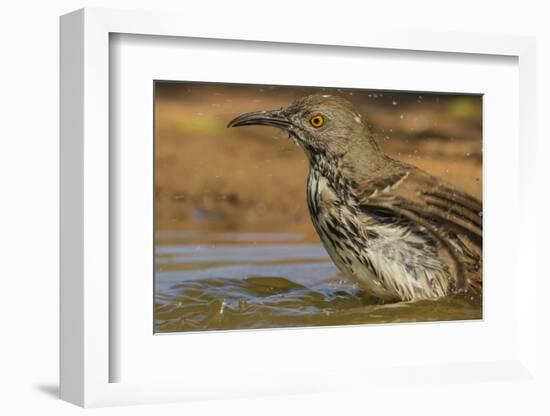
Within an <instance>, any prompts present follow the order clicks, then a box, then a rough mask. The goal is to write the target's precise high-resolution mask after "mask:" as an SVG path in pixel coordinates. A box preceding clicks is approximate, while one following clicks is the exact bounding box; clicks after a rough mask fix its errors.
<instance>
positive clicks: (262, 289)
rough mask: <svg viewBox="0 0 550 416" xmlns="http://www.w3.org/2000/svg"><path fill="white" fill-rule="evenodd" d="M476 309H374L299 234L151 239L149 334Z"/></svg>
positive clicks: (454, 302)
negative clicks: (152, 305) (152, 270)
mask: <svg viewBox="0 0 550 416" xmlns="http://www.w3.org/2000/svg"><path fill="white" fill-rule="evenodd" d="M481 310H482V307H481V300H480V299H477V298H471V297H464V296H454V297H449V298H446V299H443V300H437V301H420V302H401V303H392V304H380V303H379V302H377V301H376V300H374V299H369V298H368V297H366V296H365V295H364V294H363V293H362V291H361V290H360V288H359V287H358V286H357V285H356V284H355V282H353V281H352V280H350V279H349V278H347V277H345V276H343V275H341V274H340V273H339V272H338V270H337V268H336V267H335V266H334V264H333V263H332V261H331V260H330V259H329V258H328V255H327V254H326V252H325V250H324V248H323V247H322V245H321V244H311V243H306V242H304V241H303V239H302V236H301V235H300V234H285V233H266V234H261V233H217V234H204V233H195V232H160V233H157V234H156V249H155V331H156V332H181V331H201V330H215V329H246V328H274V327H296V326H319V325H344V324H373V323H392V322H420V321H448V320H468V319H481Z"/></svg>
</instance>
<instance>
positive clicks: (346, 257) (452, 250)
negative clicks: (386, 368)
mask: <svg viewBox="0 0 550 416" xmlns="http://www.w3.org/2000/svg"><path fill="white" fill-rule="evenodd" d="M257 124H260V125H269V126H274V127H277V128H280V129H283V130H286V131H288V132H289V135H290V137H291V138H292V139H293V140H294V141H295V142H296V143H297V144H298V145H299V146H300V147H302V148H303V150H304V152H305V153H306V155H307V157H308V159H309V165H310V171H309V177H308V182H307V192H306V195H307V204H308V208H309V212H310V215H311V220H312V222H313V225H314V226H315V229H316V231H317V233H318V234H319V236H320V238H321V241H322V242H323V244H324V246H325V248H326V249H327V252H328V253H329V255H330V257H331V258H332V260H333V261H334V263H335V264H336V265H337V266H338V268H339V269H340V270H341V271H342V272H344V273H345V274H347V275H349V276H351V277H353V278H355V279H356V280H358V282H360V284H361V285H362V287H363V288H364V289H365V291H366V292H368V293H369V294H370V295H372V296H375V297H378V298H380V299H384V300H418V299H433V298H439V297H442V296H446V295H450V294H453V293H459V292H466V291H469V292H476V293H477V292H479V291H480V290H481V268H482V258H481V249H482V216H481V213H482V205H481V202H480V201H478V200H477V199H475V198H473V197H471V196H469V195H467V194H465V193H463V192H461V191H459V190H457V189H454V188H453V187H452V186H450V185H447V184H445V183H444V182H443V181H441V180H440V179H438V178H435V177H433V176H431V175H429V174H428V173H426V172H424V171H422V170H420V169H418V168H416V167H414V166H412V165H408V164H406V163H403V162H400V161H397V160H393V159H391V158H389V157H387V156H386V155H385V154H384V153H383V152H382V150H381V149H380V148H379V146H378V145H377V143H376V142H375V140H374V139H373V137H372V136H371V134H370V132H369V129H368V126H367V125H366V123H364V122H363V120H362V117H361V115H360V114H359V113H358V112H357V111H356V110H355V108H354V107H353V106H352V104H351V103H349V102H348V101H346V100H344V99H342V98H339V97H335V96H328V95H313V96H308V97H304V98H301V99H298V100H296V101H294V102H293V103H292V104H291V105H290V106H289V107H288V108H286V109H282V110H276V111H261V112H255V113H248V114H244V115H242V116H239V117H237V118H236V119H234V120H233V121H231V122H230V124H229V126H244V125H257Z"/></svg>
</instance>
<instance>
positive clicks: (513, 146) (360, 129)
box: [61, 9, 540, 407]
mask: <svg viewBox="0 0 550 416" xmlns="http://www.w3.org/2000/svg"><path fill="white" fill-rule="evenodd" d="M179 18H180V17H178V16H173V15H168V14H162V13H142V12H122V11H112V10H96V9H92V10H90V9H85V10H79V11H76V12H73V13H71V14H68V15H66V16H63V17H62V18H61V114H62V119H61V210H62V212H61V244H62V260H61V396H62V398H63V399H65V400H67V401H70V402H72V403H75V404H78V405H81V406H105V405H116V404H138V403H159V402H167V401H186V400H195V399H208V398H232V397H254V396H261V395H273V394H301V393H323V392H333V391H356V392H357V394H364V393H362V392H364V391H366V390H367V391H369V397H371V396H372V403H373V404H372V405H373V406H375V407H376V406H381V404H376V403H377V400H379V402H378V403H382V398H383V397H386V396H384V395H387V394H389V393H388V385H389V386H390V387H391V390H392V391H393V392H394V393H395V392H398V391H406V390H407V389H410V388H411V386H412V385H414V386H415V388H418V389H426V391H428V390H429V389H430V384H433V383H439V384H441V385H442V386H448V388H447V390H446V391H444V392H443V393H442V396H441V398H440V399H441V400H443V399H444V397H445V395H449V397H451V396H450V395H451V394H456V391H457V390H458V391H461V390H462V391H463V392H466V391H468V389H471V388H475V389H483V391H484V392H485V394H486V395H487V398H488V399H489V398H490V397H493V396H494V397H498V394H499V393H498V390H499V388H498V385H499V383H502V382H503V381H504V382H507V383H511V385H514V386H516V384H517V385H520V384H521V385H522V386H523V387H522V388H538V387H539V386H540V384H539V383H540V379H539V378H538V377H537V375H536V369H537V363H536V360H535V349H536V346H537V338H536V319H535V317H536V302H535V293H536V292H535V288H536V278H537V276H536V270H535V268H534V264H535V261H534V260H533V256H534V253H535V238H534V234H533V233H534V230H535V229H536V224H535V219H534V218H533V216H531V215H528V213H529V212H530V211H531V210H532V209H533V207H534V204H536V201H534V200H533V199H532V198H526V197H525V195H530V193H528V190H529V189H530V188H531V187H532V182H531V179H532V175H533V172H534V171H533V166H534V164H533V161H534V151H533V149H532V147H531V144H532V143H533V142H534V139H535V136H534V135H535V132H534V130H533V129H534V127H533V126H534V123H533V122H532V121H533V120H532V118H531V117H533V115H534V114H535V111H534V106H535V103H534V91H535V80H534V76H533V73H534V59H535V56H534V40H533V39H531V38H524V37H515V36H492V35H491V36H490V35H481V34H449V33H441V34H438V35H437V36H433V34H432V35H430V36H427V35H426V34H425V33H421V32H418V33H406V34H405V33H401V34H396V33H394V32H391V33H390V32H383V31H379V30H374V29H373V30H372V31H365V32H362V33H361V34H358V33H354V32H346V31H343V32H341V33H340V34H338V35H333V37H331V38H330V39H327V38H326V37H325V35H323V33H322V32H321V31H315V30H313V31H310V32H308V33H307V35H306V34H305V33H303V32H300V30H299V29H291V30H289V31H288V32H285V33H284V34H283V33H280V32H279V31H278V30H277V29H276V27H275V26H273V27H271V26H270V25H265V26H264V27H262V29H258V28H257V27H256V28H251V31H250V33H248V34H247V35H246V36H243V35H236V34H234V33H233V32H232V31H231V27H230V26H224V25H223V24H222V25H218V26H217V27H216V29H215V30H214V29H212V31H205V30H204V28H203V27H201V26H200V25H199V24H198V23H197V24H193V22H189V25H184V26H182V25H181V23H180V20H179ZM304 36H307V38H304ZM331 36H332V35H331ZM283 62H287V63H288V62H291V63H292V64H291V65H283V64H281V63H283ZM510 218H513V219H514V220H513V221H511V220H510ZM503 224H506V227H504V226H503ZM504 234H505V235H506V238H504ZM503 259H506V261H503ZM520 270H521V273H520ZM520 275H521V276H520ZM404 350H406V352H404ZM396 380H399V382H397V381H396ZM457 382H458V383H460V385H459V386H458V387H457V385H456V384H454V383H457ZM525 386H531V387H525ZM443 389H444V388H443ZM387 397H389V396H387ZM387 397H386V398H387Z"/></svg>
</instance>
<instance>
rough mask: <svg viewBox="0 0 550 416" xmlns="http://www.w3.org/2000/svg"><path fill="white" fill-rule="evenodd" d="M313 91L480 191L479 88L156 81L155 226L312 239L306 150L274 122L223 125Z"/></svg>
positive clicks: (395, 145) (392, 150) (391, 150)
mask: <svg viewBox="0 0 550 416" xmlns="http://www.w3.org/2000/svg"><path fill="white" fill-rule="evenodd" d="M315 92H322V93H331V94H338V95H342V96H344V97H346V98H348V99H349V100H351V101H352V102H354V104H355V105H356V106H357V108H358V110H359V111H360V112H361V114H362V115H363V117H364V119H366V120H367V121H368V123H369V124H370V126H371V129H372V131H373V133H374V136H375V138H376V139H377V140H378V141H379V143H380V144H381V146H382V148H383V149H384V150H385V151H386V153H387V154H388V155H389V156H391V157H393V158H395V159H399V160H403V161H405V162H408V163H412V164H414V165H416V166H418V167H420V168H422V169H424V170H426V171H428V172H430V173H431V174H433V175H436V176H438V177H441V178H442V179H444V180H446V181H448V182H450V183H451V184H454V185H455V186H457V187H458V188H459V189H462V190H464V191H466V192H468V193H470V194H472V195H474V196H476V197H478V198H481V196H482V98H481V96H468V95H451V94H430V93H409V92H391V91H368V90H347V89H330V88H305V87H279V86H258V85H228V84H212V83H181V82H178V83H174V82H164V81H157V82H156V83H155V175H156V178H155V221H156V230H157V231H160V230H192V231H246V232H250V231H255V232H263V231H265V232H301V233H304V234H305V235H306V237H307V238H308V239H311V240H316V238H317V237H316V234H315V232H314V230H313V227H312V226H311V224H310V220H309V214H308V212H307V205H306V201H305V187H306V178H307V171H308V166H307V161H306V158H305V155H304V154H303V152H302V151H301V150H300V149H299V148H298V147H297V146H296V145H294V144H293V143H292V142H291V141H290V140H288V138H287V135H285V134H284V133H283V132H280V131H278V130H276V129H274V128H268V127H243V128H238V129H227V128H226V125H227V123H228V121H229V120H231V119H232V118H234V117H235V116H237V115H239V114H241V113H244V112H249V111H257V110H270V109H275V108H280V107H284V106H287V105H288V104H289V103H290V102H291V101H292V100H293V99H295V98H297V97H301V96H304V95H308V94H311V93H315Z"/></svg>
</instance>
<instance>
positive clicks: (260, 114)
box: [227, 110, 293, 130]
mask: <svg viewBox="0 0 550 416" xmlns="http://www.w3.org/2000/svg"><path fill="white" fill-rule="evenodd" d="M240 126H271V127H277V128H280V129H283V130H291V129H292V127H293V126H292V123H291V122H290V121H289V120H288V118H287V117H286V116H285V115H284V114H283V112H282V111H281V110H274V111H257V112H254V113H246V114H242V115H240V116H238V117H236V118H234V119H233V120H231V121H230V122H229V124H228V125H227V127H240Z"/></svg>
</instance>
